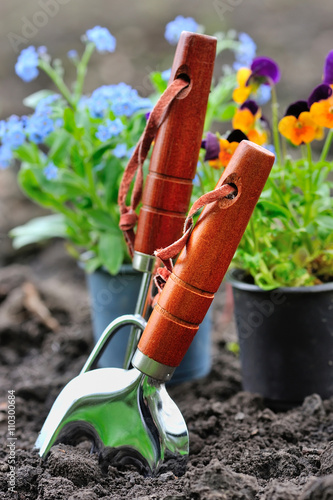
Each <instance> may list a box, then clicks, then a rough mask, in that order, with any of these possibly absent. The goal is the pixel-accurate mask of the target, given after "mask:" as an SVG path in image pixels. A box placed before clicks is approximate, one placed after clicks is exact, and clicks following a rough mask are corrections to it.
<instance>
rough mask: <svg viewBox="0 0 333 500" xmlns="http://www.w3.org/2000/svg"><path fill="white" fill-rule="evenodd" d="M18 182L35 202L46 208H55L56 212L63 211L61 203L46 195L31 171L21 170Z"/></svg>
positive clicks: (27, 169) (50, 195)
mask: <svg viewBox="0 0 333 500" xmlns="http://www.w3.org/2000/svg"><path fill="white" fill-rule="evenodd" d="M18 181H19V184H20V186H21V188H22V189H23V191H24V192H25V193H26V194H27V195H28V196H29V198H31V199H32V200H33V201H34V202H36V203H38V204H39V205H42V206H43V207H46V208H53V209H54V210H56V211H59V209H61V203H59V202H58V200H57V199H56V198H55V197H54V196H53V195H52V194H49V193H45V192H44V191H43V190H42V189H41V187H40V185H39V183H38V181H37V179H36V177H35V175H34V173H33V172H32V170H31V169H29V168H21V170H20V171H19V174H18Z"/></svg>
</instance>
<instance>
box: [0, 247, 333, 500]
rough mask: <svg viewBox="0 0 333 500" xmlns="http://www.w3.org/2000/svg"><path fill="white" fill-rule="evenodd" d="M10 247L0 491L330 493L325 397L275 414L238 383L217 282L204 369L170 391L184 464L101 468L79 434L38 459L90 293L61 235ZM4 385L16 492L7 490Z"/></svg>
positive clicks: (200, 498)
mask: <svg viewBox="0 0 333 500" xmlns="http://www.w3.org/2000/svg"><path fill="white" fill-rule="evenodd" d="M6 252H7V253H6V255H5V257H4V256H2V257H3V259H4V261H5V263H6V265H4V266H3V267H2V268H1V269H0V344H1V350H0V387H1V394H0V436H1V437H0V446H1V448H0V499H12V498H17V499H31V500H32V499H38V500H43V499H45V500H62V499H63V500H76V499H87V500H97V499H105V500H106V499H112V500H117V499H122V498H135V499H140V500H150V499H151V500H152V499H155V500H157V499H158V500H162V499H164V500H190V499H192V500H213V499H214V500H215V499H227V500H228V499H266V500H278V499H286V500H287V499H288V500H289V499H290V500H291V499H303V500H305V499H318V500H319V499H330V498H333V443H332V438H333V398H332V399H330V400H327V401H322V400H321V398H320V397H319V396H318V395H316V394H313V395H310V396H308V397H307V398H306V399H305V401H304V403H303V404H302V406H300V407H298V408H295V409H293V410H290V411H288V412H286V413H274V412H273V411H272V410H270V409H268V408H266V407H265V405H264V402H263V400H262V399H261V398H260V397H259V396H258V395H255V394H249V393H246V392H243V391H242V389H241V377H240V370H239V360H238V358H237V356H235V355H234V354H232V353H231V352H229V351H228V350H227V349H226V343H227V342H228V341H230V340H234V338H235V334H234V326H233V323H232V321H231V319H230V317H228V315H226V314H222V313H221V311H222V306H223V302H224V301H225V293H224V290H221V291H220V292H219V294H218V295H217V297H216V301H215V308H214V315H213V316H214V336H213V337H214V355H213V367H212V370H211V373H210V374H209V376H208V377H206V378H204V379H202V380H198V381H193V382H187V383H184V384H181V385H178V386H176V387H171V388H170V389H169V393H170V394H171V396H172V397H173V399H174V400H175V401H176V403H177V404H178V406H179V408H180V409H181V411H182V413H183V415H184V417H185V420H186V422H187V425H188V428H189V432H190V455H189V460H188V463H187V466H186V470H185V471H184V470H182V468H181V464H174V463H170V464H168V463H165V464H164V465H163V466H162V467H161V469H160V471H159V473H158V474H157V475H156V476H155V477H149V476H148V477H144V476H142V475H141V474H140V473H139V472H138V471H137V470H136V469H135V468H134V467H133V466H129V467H125V466H122V465H118V466H115V465H109V466H108V467H107V468H106V472H105V471H102V469H101V466H100V465H99V461H98V456H97V454H90V446H89V445H88V443H87V442H85V443H81V444H80V445H78V446H77V447H73V446H70V445H62V444H60V445H57V446H55V447H54V448H53V449H52V451H51V453H50V456H49V458H48V460H47V461H46V462H43V461H42V460H41V459H40V458H39V457H38V454H37V452H36V451H33V445H34V442H35V440H36V438H37V435H38V432H39V431H40V429H41V427H42V424H43V422H44V420H45V418H46V416H47V414H48V412H49V410H50V408H51V405H52V403H53V401H54V400H55V398H56V397H57V395H58V393H59V392H60V390H61V389H62V387H63V386H64V385H65V384H66V383H67V382H68V381H69V380H70V379H71V378H73V377H74V376H76V375H77V374H78V373H79V371H80V369H81V367H82V366H83V364H84V362H85V360H86V358H87V355H88V353H89V352H90V350H91V348H92V333H91V323H90V314H89V305H88V297H87V293H86V290H85V286H84V276H83V275H82V271H81V270H80V269H78V268H77V266H76V264H75V263H74V262H73V261H72V260H71V258H70V257H67V256H66V253H65V251H64V249H63V245H62V243H61V242H56V243H54V244H52V245H50V246H47V247H42V248H33V249H30V251H29V252H25V253H22V252H21V253H20V254H13V253H12V255H11V256H10V253H9V251H8V247H6ZM43 306H44V309H43ZM45 308H46V309H45ZM48 311H49V313H50V314H48ZM11 390H14V391H15V397H16V415H15V417H16V427H15V437H16V438H17V440H16V441H15V469H14V470H15V490H16V493H13V492H11V491H9V490H8V486H9V480H10V477H11V476H10V472H11V469H10V465H9V463H8V462H9V460H10V459H11V450H10V448H9V447H8V444H9V437H10V436H9V434H8V413H7V410H8V408H7V402H8V400H7V397H8V392H7V391H11Z"/></svg>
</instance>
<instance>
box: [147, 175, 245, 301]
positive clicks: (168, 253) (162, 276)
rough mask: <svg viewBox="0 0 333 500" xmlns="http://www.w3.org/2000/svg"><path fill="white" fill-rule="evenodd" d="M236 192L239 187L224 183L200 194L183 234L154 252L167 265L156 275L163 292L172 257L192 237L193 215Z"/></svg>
mask: <svg viewBox="0 0 333 500" xmlns="http://www.w3.org/2000/svg"><path fill="white" fill-rule="evenodd" d="M236 194H237V189H236V188H235V186H232V185H230V184H223V185H222V186H220V187H216V188H215V189H214V190H213V191H209V192H208V193H205V194H203V195H202V196H200V198H198V199H197V200H196V201H195V202H194V203H193V205H192V207H191V210H190V211H189V214H188V216H187V217H186V220H185V224H184V230H183V236H182V237H181V238H179V239H178V240H177V241H175V242H174V243H172V244H171V245H169V246H168V247H166V248H160V249H158V250H156V251H155V252H154V253H155V256H156V257H158V258H159V259H160V260H161V261H162V262H163V264H164V265H165V267H160V268H158V269H157V274H156V277H155V284H156V286H157V288H158V290H159V292H161V291H162V289H163V288H164V285H165V283H166V281H167V279H168V277H169V276H170V274H171V272H172V267H173V264H172V259H173V258H174V257H176V255H178V254H179V252H180V251H181V250H182V249H183V248H184V246H185V245H186V242H187V240H188V239H189V237H190V234H191V231H192V229H193V216H194V215H195V214H196V213H197V212H198V211H199V210H200V209H201V208H203V207H204V206H205V205H208V204H209V203H213V202H214V201H218V200H221V199H222V198H231V197H234V196H236ZM155 300H156V299H155Z"/></svg>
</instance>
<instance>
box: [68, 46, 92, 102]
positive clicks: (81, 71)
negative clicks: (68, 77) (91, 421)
mask: <svg viewBox="0 0 333 500" xmlns="http://www.w3.org/2000/svg"><path fill="white" fill-rule="evenodd" d="M94 50H95V44H94V43H92V42H90V43H87V45H86V48H85V51H84V53H83V56H82V58H81V61H80V62H79V64H78V66H77V79H76V83H75V89H74V99H73V101H74V105H75V106H76V105H77V103H78V102H79V100H80V97H81V95H82V89H83V84H84V80H85V77H86V74H87V67H88V63H89V60H90V58H91V56H92V54H93V52H94Z"/></svg>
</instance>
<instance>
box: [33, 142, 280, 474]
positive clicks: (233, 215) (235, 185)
mask: <svg viewBox="0 0 333 500" xmlns="http://www.w3.org/2000/svg"><path fill="white" fill-rule="evenodd" d="M273 162H274V155H273V154H272V153H270V152H269V151H268V150H266V149H264V148H262V147H260V146H257V145H254V144H253V143H250V142H248V141H242V142H241V143H240V145H239V146H238V148H237V150H236V152H235V154H234V156H233V157H232V159H231V161H230V163H229V165H228V167H227V168H226V169H225V171H224V173H223V175H222V177H221V179H220V181H219V183H218V185H217V188H216V190H215V191H217V190H220V191H221V192H222V191H223V188H224V187H227V188H228V189H229V190H228V195H227V196H223V197H220V198H219V199H217V200H216V201H213V202H210V203H209V204H207V206H206V207H205V208H204V210H203V211H202V213H201V215H200V217H199V219H198V221H197V223H196V225H195V227H194V229H193V230H192V232H191V234H190V237H189V239H188V241H187V243H186V245H185V247H184V248H183V250H182V251H181V253H180V255H179V257H178V259H177V262H176V264H175V266H174V268H173V270H172V273H171V275H170V276H169V278H168V279H167V281H166V284H165V286H164V288H163V290H162V292H161V294H160V297H159V300H158V302H157V305H156V306H155V308H154V310H153V312H152V314H151V316H150V318H149V321H148V323H147V325H146V326H145V321H144V319H143V318H142V317H141V316H140V315H133V316H128V317H123V321H127V322H128V321H130V322H132V324H133V325H134V326H136V327H138V328H140V329H143V330H144V331H143V334H142V336H141V339H140V342H139V345H138V348H137V350H136V352H135V354H134V357H133V359H132V364H133V366H134V368H132V369H130V370H124V369H120V368H102V369H95V370H91V369H90V368H91V367H92V366H93V364H94V363H95V362H96V360H97V359H98V357H99V355H100V354H101V352H102V350H103V348H104V347H105V345H106V341H105V339H104V340H102V341H101V343H100V344H99V345H96V347H95V349H94V350H93V352H92V353H91V355H90V357H89V359H88V361H87V363H86V364H85V366H84V368H83V369H82V372H81V374H80V375H79V376H78V377H76V378H75V379H73V380H72V381H71V382H69V383H68V384H67V386H66V387H65V388H64V389H63V390H62V392H61V393H60V395H59V396H58V398H57V400H56V401H55V403H54V405H53V407H52V409H51V411H50V413H49V415H48V417H47V419H46V421H45V423H44V426H43V428H42V430H41V432H40V434H39V437H38V439H37V442H36V445H35V447H36V448H37V449H39V453H40V455H41V456H42V457H46V456H47V454H48V452H49V451H50V448H51V447H52V446H53V445H54V444H56V443H60V442H62V443H64V442H65V443H72V444H75V443H76V442H77V441H78V440H80V439H82V438H86V439H89V440H91V441H92V442H93V447H94V449H95V450H96V451H98V452H99V455H100V460H101V462H102V464H103V463H104V464H105V463H112V464H119V463H120V464H132V465H135V466H136V467H137V468H138V469H139V470H140V471H141V472H143V473H145V474H149V473H152V472H155V471H156V469H157V468H158V466H159V464H160V463H161V462H162V461H163V460H164V459H165V457H166V456H168V455H170V454H172V455H175V456H176V457H181V456H186V455H187V454H188V447H189V441H188V431H187V427H186V424H185V421H184V419H183V417H182V415H181V413H180V411H179V409H178V408H177V406H176V405H175V403H174V402H173V401H172V399H171V398H170V397H169V395H168V393H167V391H166V389H165V386H164V383H165V382H166V381H168V380H170V378H171V377H172V374H173V372H174V370H175V368H176V367H177V366H178V365H179V364H180V362H181V360H182V358H183V356H184V355H185V353H186V351H187V349H188V347H189V345H190V344H191V342H192V340H193V338H194V336H195V334H196V332H197V330H198V328H199V324H200V323H201V322H202V320H203V318H204V316H205V314H206V312H207V310H208V308H209V306H210V304H211V302H212V300H213V297H214V293H215V292H216V291H217V290H218V288H219V286H220V284H221V281H222V279H223V277H224V275H225V273H226V271H227V268H228V266H229V264H230V261H231V259H232V257H233V255H234V252H235V250H236V248H237V246H238V244H239V242H240V240H241V237H242V235H243V233H244V231H245V228H246V226H247V223H248V221H249V219H250V216H251V214H252V211H253V209H254V207H255V204H256V202H257V200H258V198H259V196H260V193H261V191H262V189H263V187H264V185H265V182H266V180H267V177H268V175H269V172H270V170H271V167H272V165H273ZM230 187H231V188H232V189H231V190H230ZM113 334H114V332H112V333H111V334H110V333H109V331H108V332H107V336H108V337H109V339H110V338H111V337H112V335H113Z"/></svg>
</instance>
